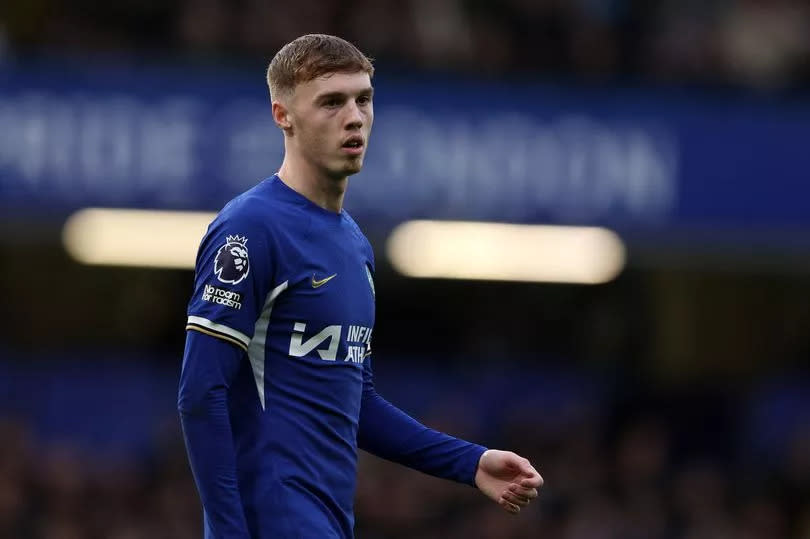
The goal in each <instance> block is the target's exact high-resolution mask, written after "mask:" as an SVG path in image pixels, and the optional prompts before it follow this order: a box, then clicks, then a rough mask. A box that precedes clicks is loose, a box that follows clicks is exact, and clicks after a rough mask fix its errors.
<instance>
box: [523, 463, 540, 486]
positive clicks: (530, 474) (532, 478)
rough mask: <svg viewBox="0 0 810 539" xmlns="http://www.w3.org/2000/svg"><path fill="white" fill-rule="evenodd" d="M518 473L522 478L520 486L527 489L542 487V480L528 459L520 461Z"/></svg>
mask: <svg viewBox="0 0 810 539" xmlns="http://www.w3.org/2000/svg"><path fill="white" fill-rule="evenodd" d="M519 466H520V473H521V474H522V475H523V476H524V478H523V480H522V481H521V485H523V486H524V487H527V488H538V487H541V486H543V478H542V477H540V474H539V473H538V472H537V470H535V469H534V466H532V463H531V462H529V460H528V459H524V458H521V459H520V465H519Z"/></svg>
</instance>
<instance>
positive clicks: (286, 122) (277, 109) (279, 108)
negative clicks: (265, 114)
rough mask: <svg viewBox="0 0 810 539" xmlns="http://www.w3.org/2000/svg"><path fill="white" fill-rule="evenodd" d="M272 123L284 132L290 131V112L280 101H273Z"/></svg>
mask: <svg viewBox="0 0 810 539" xmlns="http://www.w3.org/2000/svg"><path fill="white" fill-rule="evenodd" d="M273 121H274V122H276V125H277V126H278V127H279V128H280V129H281V130H282V131H285V132H290V131H292V122H290V111H289V109H288V108H287V106H286V105H285V104H284V103H282V102H280V101H273Z"/></svg>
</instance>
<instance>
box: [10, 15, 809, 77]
mask: <svg viewBox="0 0 810 539" xmlns="http://www.w3.org/2000/svg"><path fill="white" fill-rule="evenodd" d="M311 32H324V33H334V34H337V35H341V36H343V37H346V38H347V39H349V40H351V41H353V42H355V43H357V44H358V45H359V46H360V47H361V48H362V49H363V50H364V51H366V52H367V53H369V54H371V55H372V56H374V57H375V58H377V59H378V60H379V61H380V64H381V66H382V68H383V69H385V70H386V71H388V72H390V71H392V70H395V69H398V68H404V69H406V70H424V69H430V70H440V71H451V72H455V73H461V74H466V75H471V76H502V75H518V76H520V75H530V76H540V77H543V78H554V79H559V78H563V79H571V80H577V81H585V82H597V83H601V82H630V83H636V82H654V83H655V82H666V83H675V84H691V83H700V84H713V85H714V84H720V85H725V84H734V85H737V84H742V85H747V86H752V87H756V88H761V89H773V88H775V89H781V88H797V87H802V86H806V85H807V83H808V82H810V4H808V3H807V2H806V1H804V0H701V1H696V0H654V1H645V0H500V1H495V0H358V1H355V2H349V3H347V2H340V1H338V0H298V1H296V2H278V1H270V0H236V1H232V0H170V1H167V2H144V1H141V0H125V1H120V2H103V1H101V0H72V1H71V2H59V1H57V0H30V1H26V2H21V1H17V2H15V1H12V2H3V3H2V5H0V51H2V50H3V49H4V48H5V50H6V51H7V52H9V51H16V50H18V49H19V51H20V52H21V53H25V52H30V51H44V52H49V51H50V52H53V51H57V50H58V51H60V52H64V51H72V52H80V53H86V52H90V53H108V52H114V53H116V52H128V53H133V52H134V53H137V54H146V55H150V54H151V55H156V56H159V57H161V58H166V57H169V58H171V57H174V56H177V55H182V56H184V57H186V56H199V57H203V58H204V59H206V60H211V59H218V60H220V61H224V62H229V61H239V60H234V59H237V58H251V59H253V58H257V57H259V58H262V60H263V61H264V60H267V59H268V58H269V56H271V55H272V54H273V53H274V52H275V51H276V50H277V49H278V48H279V47H280V46H281V45H283V44H284V43H286V42H287V41H289V40H290V39H292V38H294V37H296V36H298V35H301V34H304V33H311ZM3 43H5V47H3V45H2V44H3Z"/></svg>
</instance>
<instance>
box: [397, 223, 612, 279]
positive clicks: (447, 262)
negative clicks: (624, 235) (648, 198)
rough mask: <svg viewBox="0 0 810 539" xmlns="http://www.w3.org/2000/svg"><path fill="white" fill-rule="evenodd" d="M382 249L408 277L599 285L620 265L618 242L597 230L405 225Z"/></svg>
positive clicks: (533, 226)
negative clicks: (385, 249)
mask: <svg viewBox="0 0 810 539" xmlns="http://www.w3.org/2000/svg"><path fill="white" fill-rule="evenodd" d="M386 248H387V254H388V258H389V260H390V261H391V263H392V264H393V266H394V268H395V269H396V270H397V271H399V272H400V273H402V274H404V275H407V276H409V277H433V278H445V279H480V280H495V281H527V282H554V283H583V284H599V283H605V282H608V281H610V280H612V279H614V278H615V277H616V276H617V275H618V274H619V273H620V272H621V270H622V268H623V267H624V263H625V247H624V244H623V243H622V241H621V239H620V238H619V237H618V236H617V235H616V234H615V233H614V232H612V231H610V230H607V229H605V228H597V227H573V226H545V225H514V224H502V223H481V222H458V221H409V222H406V223H403V224H402V225H400V226H398V227H397V228H395V229H394V231H393V232H392V233H391V235H390V236H389V238H388V242H387V246H386Z"/></svg>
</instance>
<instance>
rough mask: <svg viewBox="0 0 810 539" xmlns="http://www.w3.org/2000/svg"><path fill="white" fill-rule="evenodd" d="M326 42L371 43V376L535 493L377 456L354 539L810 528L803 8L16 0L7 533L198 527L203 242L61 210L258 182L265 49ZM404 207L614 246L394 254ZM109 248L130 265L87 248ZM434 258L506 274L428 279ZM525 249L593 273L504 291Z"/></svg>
mask: <svg viewBox="0 0 810 539" xmlns="http://www.w3.org/2000/svg"><path fill="white" fill-rule="evenodd" d="M310 32H326V33H334V34H338V35H341V36H343V37H345V38H347V39H349V40H351V41H353V42H354V43H356V44H358V45H359V46H360V48H361V49H363V50H364V51H365V52H366V53H368V54H370V55H371V56H373V57H374V58H375V59H376V63H377V69H378V72H377V77H376V79H375V85H376V87H377V97H376V98H375V100H376V116H377V120H376V125H375V129H374V132H373V136H372V139H371V148H370V154H369V156H368V158H367V165H366V168H365V170H364V171H363V172H362V173H361V174H360V175H358V176H357V177H354V178H353V179H352V180H351V182H350V184H351V185H350V189H349V194H348V197H347V207H348V209H349V210H350V211H351V212H352V213H353V215H354V216H355V218H356V219H357V220H358V222H359V223H360V224H361V226H362V227H363V228H364V230H365V231H366V233H367V235H368V236H369V237H370V239H371V240H372V242H373V244H374V247H375V250H376V253H377V260H378V275H377V290H378V294H377V298H378V299H377V302H378V305H377V308H378V315H377V327H376V329H375V345H374V348H375V368H376V376H377V385H378V387H379V388H380V389H381V392H382V393H383V394H384V395H386V396H387V397H388V398H389V399H390V400H392V401H394V402H395V403H397V404H398V405H400V406H401V407H403V408H404V409H406V410H408V411H410V412H411V413H413V414H415V415H417V416H418V417H420V418H421V419H423V420H424V421H425V422H426V423H428V424H429V425H431V426H434V427H437V428H440V429H444V430H446V431H449V432H451V433H454V434H456V435H459V436H462V437H467V438H470V439H473V440H476V441H479V442H481V443H484V444H487V445H489V446H491V447H499V448H510V449H514V450H516V451H519V452H521V453H523V454H526V455H527V456H530V457H531V458H532V460H533V462H534V463H535V464H536V465H537V466H538V468H539V469H540V471H541V473H542V474H543V475H544V477H545V479H546V483H547V486H546V487H545V488H544V489H543V492H542V496H541V499H540V501H539V502H538V503H536V504H535V505H534V506H532V507H530V508H529V509H528V510H527V511H525V513H524V514H523V515H521V516H520V517H519V518H513V517H510V516H508V515H506V514H502V513H501V512H500V511H499V510H498V509H497V507H495V506H494V505H492V504H489V503H487V502H486V501H485V500H484V499H483V497H481V496H479V495H477V494H476V493H475V492H474V491H473V490H472V489H469V488H466V487H462V486H459V485H452V484H447V483H444V482H441V481H439V480H435V479H433V478H429V477H426V476H423V475H421V474H418V473H416V472H411V471H408V470H404V469H400V468H398V467H395V466H393V465H390V464H388V463H385V462H382V461H379V460H377V459H375V458H372V457H369V456H367V455H365V456H363V457H362V462H361V471H360V481H359V487H358V493H357V536H358V538H359V539H382V538H385V539H399V538H417V537H418V538H422V539H430V538H443V539H451V538H461V537H464V538H468V537H474V538H482V539H487V538H493V539H494V538H498V539H501V538H503V539H518V538H534V537H543V538H548V539H552V538H554V539H613V538H615V539H628V538H630V539H634V538H638V539H641V538H676V537H678V538H689V539H703V538H706V539H709V538H711V539H723V538H745V539H781V538H810V361H808V360H810V85H809V84H808V83H810V6H808V4H807V3H806V2H803V1H801V0H770V1H766V0H706V1H699V2H696V1H675V0H656V1H641V0H503V1H501V2H495V1H487V0H358V1H357V2H351V3H345V2H338V1H334V0H297V1H295V2H273V1H269V0H268V1H263V0H240V1H234V2H230V1H226V0H170V1H165V2H146V1H143V0H121V1H118V2H101V1H99V0H73V1H70V2H57V1H56V0H26V1H22V0H6V1H4V2H2V3H1V4H0V212H1V214H2V219H1V220H0V261H1V262H2V263H0V297H2V300H0V315H1V316H0V319H1V320H2V323H1V324H0V537H3V538H6V537H8V538H23V539H24V538H48V539H51V538H53V539H73V538H77V539H78V538H114V539H130V538H133V539H134V538H142V537H143V538H158V539H159V538H185V537H200V529H201V512H200V507H199V503H198V501H197V498H196V493H195V490H194V487H193V484H192V480H191V475H190V472H189V470H188V465H187V463H186V460H185V453H184V449H183V445H182V439H181V436H180V432H179V424H178V420H177V414H176V411H175V391H176V383H177V378H178V371H179V365H180V359H181V354H182V346H183V340H184V333H183V325H184V310H185V305H186V302H187V300H188V296H189V294H190V292H191V284H192V274H191V272H190V271H189V270H188V269H182V266H183V265H186V264H187V261H188V256H189V255H188V254H187V252H186V251H187V250H188V249H189V247H190V248H191V249H192V251H193V249H194V248H195V247H196V240H188V234H187V233H186V234H185V235H183V233H184V231H185V230H186V229H185V228H184V226H181V224H179V223H178V222H176V221H174V220H172V217H171V216H169V215H166V214H163V215H162V217H160V216H159V220H158V221H157V225H155V226H154V227H153V228H149V229H145V228H144V226H145V225H140V226H139V227H138V229H139V230H141V231H144V230H146V231H147V237H146V238H145V239H144V238H136V237H135V236H134V235H133V233H132V231H131V229H128V228H127V227H126V223H125V224H120V223H119V225H113V224H110V223H109V222H105V221H98V220H94V218H93V217H96V218H97V217H99V216H104V215H108V214H104V213H98V212H96V213H92V212H91V213H87V212H85V213H80V214H79V217H74V218H73V219H72V220H71V221H70V222H71V223H72V225H71V226H69V227H67V228H65V224H66V222H68V220H69V218H70V216H72V215H74V214H75V212H77V211H79V210H82V209H83V208H88V207H89V208H130V209H142V210H183V211H187V210H193V211H201V212H212V211H217V210H218V209H219V208H220V207H221V205H222V204H223V203H224V202H225V201H227V200H228V199H230V198H231V197H232V196H234V195H235V194H236V193H238V192H240V191H241V190H244V189H246V188H247V187H249V186H250V185H252V184H253V183H255V182H256V181H257V180H258V179H260V178H262V177H265V176H268V175H270V174H272V173H273V172H274V171H275V170H276V167H277V166H278V164H279V163H280V157H281V150H282V148H281V136H280V134H279V133H278V132H277V131H276V130H275V128H274V127H273V126H272V121H271V118H270V113H269V106H268V104H267V98H266V91H265V88H264V79H263V72H264V68H265V65H266V63H267V62H268V61H269V59H270V57H271V56H272V54H273V53H274V52H275V51H276V50H277V49H278V48H279V47H280V46H281V45H283V44H284V43H285V42H287V41H288V40H290V39H292V38H294V37H296V36H298V35H300V34H303V33H310ZM113 215H118V214H113ZM139 215H140V214H139ZM147 215H150V214H147ZM160 219H162V220H160ZM413 219H422V220H425V219H428V220H439V221H448V220H465V221H481V222H501V223H512V224H532V225H537V224H542V225H566V226H592V227H594V226H595V227H603V228H602V229H597V230H599V231H603V229H608V230H611V231H613V232H614V233H615V234H616V235H617V236H618V238H620V239H621V242H622V243H621V245H620V246H617V245H616V244H615V242H614V243H611V244H610V246H609V247H608V248H605V247H604V246H597V245H595V244H592V243H588V242H587V241H585V240H583V242H584V243H581V244H580V243H578V241H579V240H564V241H563V247H553V246H551V247H549V246H548V245H546V244H545V243H544V242H543V241H541V240H540V239H537V240H535V239H530V240H526V239H523V240H521V239H518V240H517V246H514V245H512V244H511V243H509V241H511V240H509V241H507V240H506V239H499V240H497V241H496V243H497V244H498V245H492V244H491V243H488V241H487V240H486V237H488V236H487V234H486V233H484V232H480V231H477V232H476V234H478V235H477V236H476V240H475V241H473V242H472V246H470V244H469V241H470V240H469V238H458V239H455V240H453V241H452V242H449V243H448V242H447V240H444V242H443V243H442V242H441V241H440V248H439V249H438V251H436V250H435V249H434V251H435V252H430V253H429V252H427V250H428V249H429V247H430V246H431V245H433V244H432V243H431V241H430V239H429V238H425V237H416V238H415V239H414V238H410V239H405V240H402V241H400V242H399V243H397V242H395V241H390V236H391V233H392V231H394V230H395V229H396V227H397V226H399V225H400V224H402V223H404V222H406V221H409V220H413ZM80 225H81V226H80ZM114 226H120V227H122V228H114ZM191 230H192V232H191V236H193V235H194V230H196V229H194V225H191ZM398 230H399V231H400V232H402V230H403V229H398ZM411 230H415V229H413V228H411ZM508 230H511V229H508ZM508 230H507V232H508ZM542 230H547V229H542ZM510 237H511V236H510ZM609 237H610V238H613V239H615V238H616V236H609ZM479 240H480V241H479ZM189 241H190V243H191V245H190V246H189ZM177 242H179V243H177ZM183 242H185V246H184V243H183ZM465 242H468V243H467V244H466V245H465ZM102 245H103V246H104V249H106V252H108V253H110V252H111V253H113V254H108V255H107V256H112V257H115V256H122V253H123V254H124V255H127V256H136V257H139V258H138V259H137V260H129V261H128V262H126V264H128V265H124V266H119V265H115V264H114V263H113V262H110V261H109V259H108V262H107V263H105V264H101V265H99V264H86V263H84V262H88V261H90V262H92V261H93V260H95V261H96V262H98V261H100V260H102V261H103V258H102V259H99V258H94V257H98V256H102V255H100V254H98V252H97V251H99V250H100V249H101V246H102ZM178 245H179V246H178ZM396 245H399V247H398V248H397V247H396ZM499 245H500V246H501V247H502V249H501V250H500V251H499V250H498V248H497V247H498V246H499ZM571 245H581V246H583V248H582V249H579V250H576V249H569V247H570V246H571ZM403 246H404V247H403ZM458 246H461V248H457V247H458ZM504 246H506V247H507V248H506V249H503V247H504ZM184 249H186V251H184ZM397 249H399V251H397ZM605 249H607V250H605ZM569 251H570V252H569ZM154 252H158V253H160V256H161V257H164V258H165V260H164V262H163V264H164V265H168V266H178V265H179V266H181V267H180V268H175V269H160V268H157V267H146V266H138V265H137V264H150V263H151V264H158V265H160V264H161V262H160V261H154V260H152V261H151V262H150V261H149V260H148V254H149V253H153V254H154ZM116 253H117V254H116ZM397 253H399V255H397ZM443 253H444V254H445V255H447V254H449V255H450V256H451V264H450V267H451V268H453V267H455V268H467V269H470V268H471V269H473V270H474V269H475V268H487V270H486V271H489V272H494V273H489V274H488V275H489V277H488V278H487V279H484V280H480V279H478V280H466V279H444V278H438V275H441V274H442V271H444V270H446V269H447V267H445V268H444V270H442V266H441V264H439V265H438V266H437V267H436V268H434V269H431V270H430V271H428V270H427V269H425V268H426V265H427V261H429V260H433V259H434V258H435V257H440V256H441V255H442V254H443ZM515 253H517V254H518V255H520V256H519V257H518V258H519V262H520V261H523V262H526V261H528V262H529V263H530V264H531V265H532V268H533V269H531V271H530V273H529V274H528V275H526V274H525V273H523V274H522V276H523V278H524V279H526V280H529V281H530V280H531V279H532V275H534V274H533V273H531V272H537V274H538V275H540V276H541V277H543V276H545V277H544V278H546V279H549V278H551V279H552V280H554V281H567V280H575V279H576V278H577V277H576V275H577V274H576V272H574V273H571V269H570V268H569V269H567V270H560V269H559V268H557V270H556V271H557V273H553V274H552V276H551V277H549V276H548V275H547V274H544V273H542V272H543V271H545V270H543V269H542V268H545V267H546V265H547V264H548V263H549V262H555V261H559V260H562V259H566V260H569V259H570V260H573V262H574V264H573V267H574V268H575V269H576V268H579V269H583V268H584V269H586V270H588V271H590V270H591V269H593V268H598V267H602V266H603V265H604V263H605V261H606V260H608V261H609V262H610V263H609V264H607V265H608V266H609V267H608V269H607V270H605V271H602V272H601V273H600V272H597V273H598V275H597V276H596V277H594V276H593V275H591V274H589V275H590V277H585V280H586V281H587V280H591V281H600V284H576V283H566V282H553V283H552V282H545V283H544V282H527V281H526V280H524V281H501V280H499V279H498V278H499V277H503V276H505V274H503V271H505V270H504V267H505V266H508V265H509V264H512V263H513V262H512V261H510V255H513V254H515ZM171 255H175V256H174V260H175V263H172V262H169V260H170V257H171ZM594 255H595V258H594ZM397 256H400V257H404V259H408V258H409V257H411V258H412V257H414V256H416V257H417V263H416V264H415V265H414V264H413V263H412V261H411V264H410V266H409V265H408V262H407V260H405V261H404V262H403V261H400V263H398V265H397V266H396V267H395V264H394V262H396V260H397V258H396V257H397ZM580 256H584V257H585V258H578V257H580ZM145 257H146V258H145ZM166 257H169V258H166ZM392 257H393V258H392ZM588 257H590V258H588ZM177 260H179V262H177ZM82 261H84V262H82ZM392 261H393V262H392ZM420 261H422V262H424V263H421V262H420ZM493 262H495V263H494V264H493ZM132 264H135V265H132ZM611 264H612V265H611ZM409 267H410V268H411V269H410V270H408V269H407V268H409ZM414 268H415V269H414ZM420 268H422V269H423V270H424V272H425V273H428V274H429V275H433V277H427V278H414V277H407V276H404V275H403V274H402V271H405V272H408V271H411V272H413V271H416V272H418V271H419V270H420ZM611 268H612V269H611ZM521 271H523V270H521ZM431 272H432V273H431ZM499 272H501V273H499ZM560 272H562V273H560ZM566 272H567V273H566ZM617 272H618V273H617ZM615 273H617V274H616V275H615V277H614V274H615ZM513 276H514V275H513ZM580 277H581V275H580ZM569 278H570V279H569ZM601 281H606V282H601Z"/></svg>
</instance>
